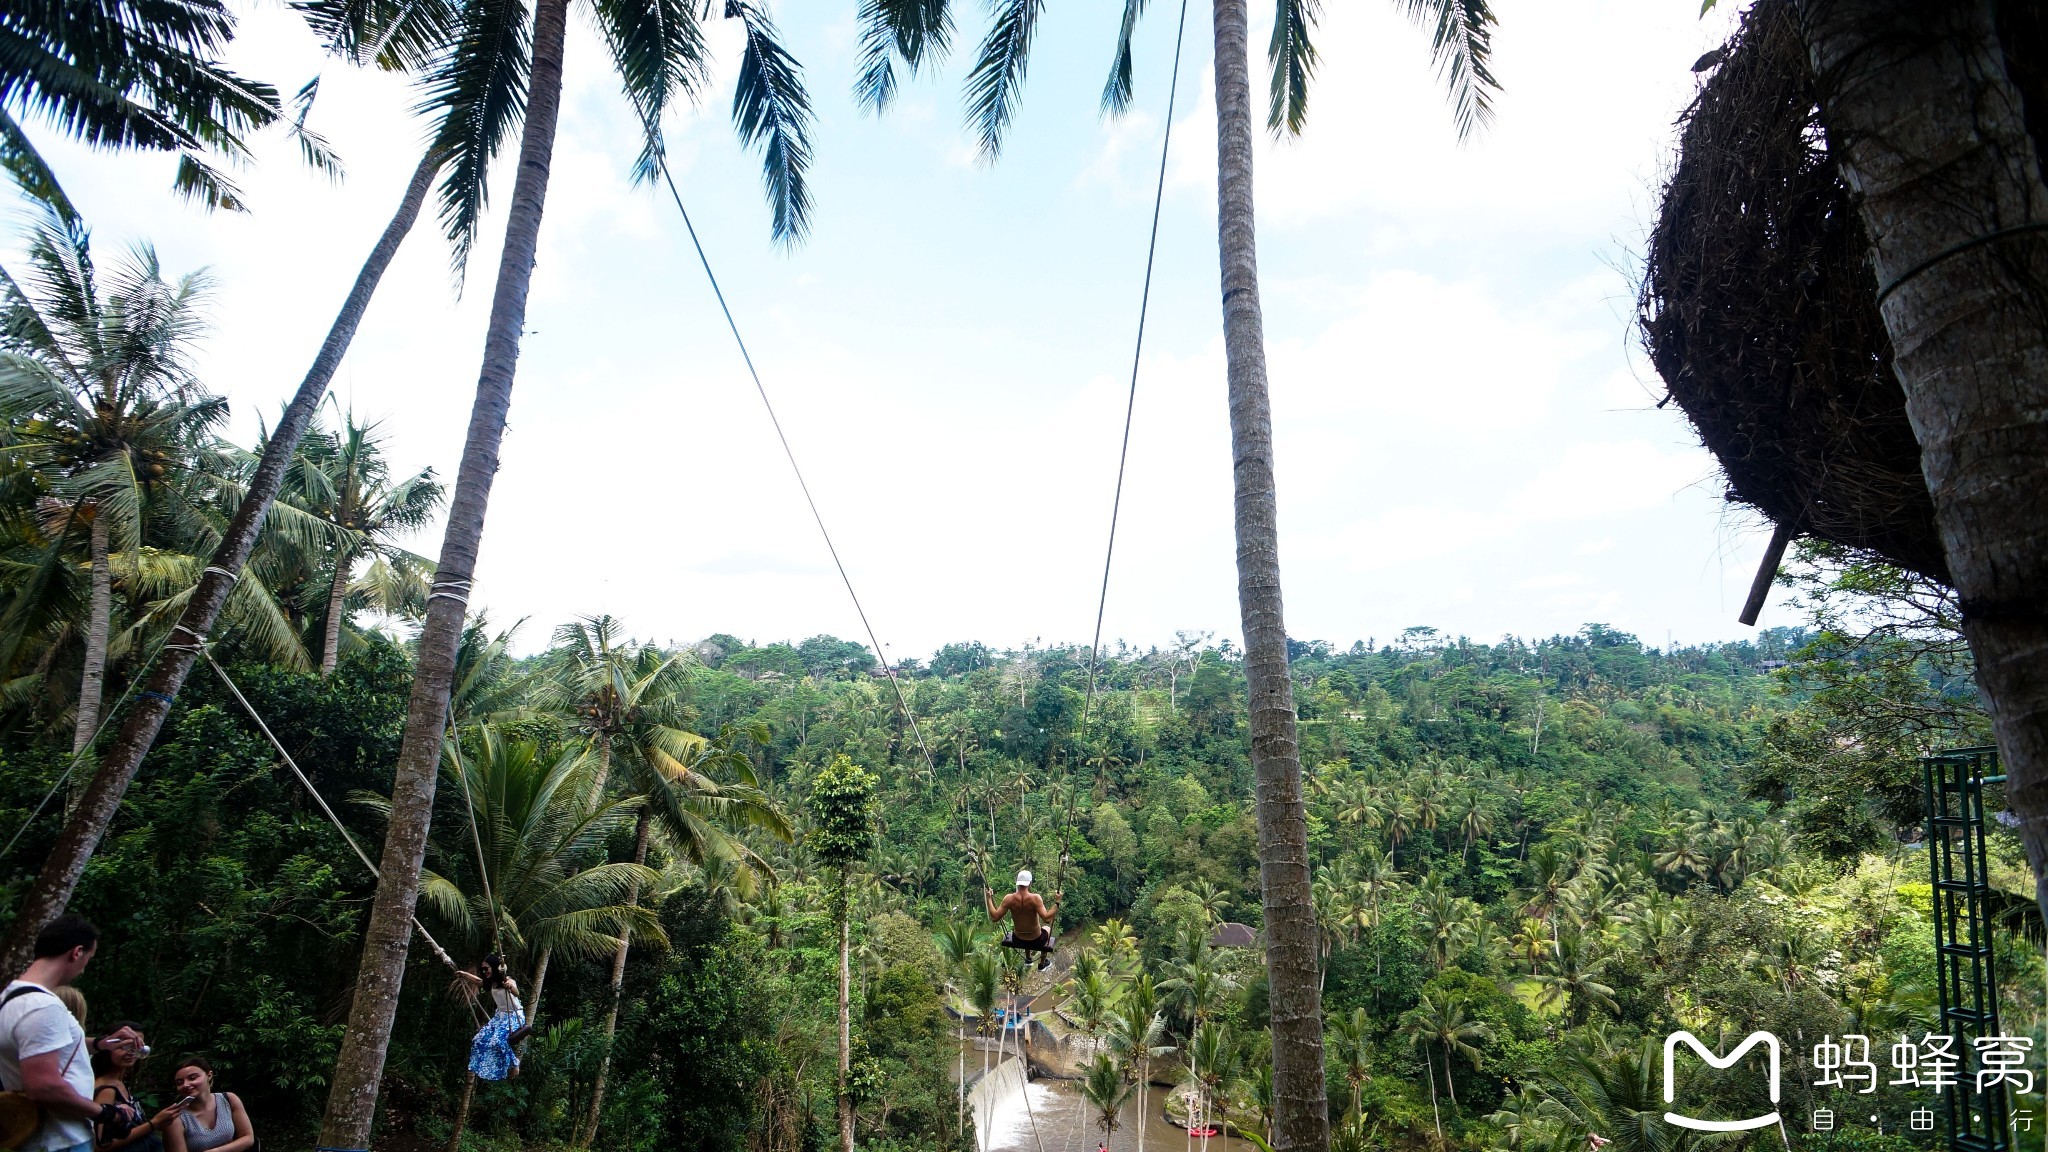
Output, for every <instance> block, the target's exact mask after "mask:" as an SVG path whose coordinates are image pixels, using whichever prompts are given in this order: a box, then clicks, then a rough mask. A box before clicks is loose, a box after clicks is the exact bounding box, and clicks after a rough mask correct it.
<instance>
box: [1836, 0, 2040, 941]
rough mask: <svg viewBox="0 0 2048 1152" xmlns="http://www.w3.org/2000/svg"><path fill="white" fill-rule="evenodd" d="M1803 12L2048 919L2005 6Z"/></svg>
mask: <svg viewBox="0 0 2048 1152" xmlns="http://www.w3.org/2000/svg"><path fill="white" fill-rule="evenodd" d="M1797 6H1798V9H1799V13H1800V16H1801V18H1802V22H1803V25H1804V32H1805V34H1806V38H1807V45H1808V49H1809V51H1810V53H1811V55H1812V58H1813V63H1814V69H1815V72H1816V73H1817V74H1818V75H1819V76H1820V78H1821V81H1822V91H1823V93H1824V94H1825V95H1824V98H1823V101H1822V111H1823V119H1824V122H1825V124H1826V126H1827V130H1828V137H1829V139H1830V140H1831V141H1834V142H1836V143H1837V147H1838V152H1839V154H1840V155H1841V157H1842V172H1843V175H1844V176H1845V177H1846V178H1847V180H1848V181H1849V185H1850V187H1851V188H1853V189H1854V190H1855V191H1856V193H1857V195H1858V199H1859V203H1860V211H1861V212H1862V215H1863V223H1864V227H1865V230H1866V231H1868V232H1869V234H1870V237H1871V263H1872V265H1873V267H1874V269H1875V271H1876V273H1877V281H1878V283H1879V285H1881V286H1882V287H1881V289H1880V309H1881V311H1882V313H1883V316H1884V322H1885V329H1886V331H1887V332H1888V333H1889V334H1890V336H1891V340H1892V347H1893V349H1894V353H1895V355H1894V357H1893V365H1894V367H1895V368H1896V370H1897V372H1898V376H1899V382H1900V384H1901V385H1903V386H1904V388H1905V393H1906V414H1907V416H1908V417H1909V418H1910V419H1911V420H1912V423H1913V431H1914V433H1915V434H1916V435H1917V436H1918V437H1919V440H1920V466H1921V470H1922V471H1923V472H1924V473H1926V476H1927V489H1928V492H1929V494H1930V495H1932V496H1933V498H1934V511H1935V521H1936V524H1937V526H1938V527H1939V528H1940V530H1941V537H1942V547H1943V551H1944V552H1946V553H1947V556H1948V564H1949V573H1950V576H1951V578H1952V579H1953V581H1954V584H1955V589H1956V592H1957V593H1958V595H1959V598H1960V600H1961V605H1962V616H1963V633H1964V635H1965V636H1967V637H1968V638H1969V641H1970V650H1971V653H1972V654H1973V655H1974V656H1975V657H1976V664H1977V682H1978V684H1979V685H1981V686H1982V687H1983V689H1984V695H1985V698H1986V699H1987V701H1988V702H1989V704H1990V711H1991V718H1992V730H1993V732H1994V733H1995V734H1996V737H1997V740H1998V747H1999V752H2000V753H2001V755H2002V756H2003V758H2004V761H2005V770H2006V773H2007V776H2008V782H2007V785H2006V789H2007V791H2006V795H2007V799H2008V802H2009V804H2010V805H2011V807H2012V811H2013V813H2014V814H2015V815H2017V816H2018V817H2019V818H2020V836H2021V839H2022V840H2023V841H2024V842H2025V844H2026V847H2027V856H2028V858H2029V859H2030V860H2032V862H2033V866H2034V878H2035V895H2036V898H2037V899H2038V900H2039V902H2040V905H2041V907H2042V909H2043V910H2044V913H2048V517H2043V516H2042V514H2041V508H2042V504H2041V500H2042V493H2043V492H2044V491H2048V323H2044V320H2043V315H2044V310H2048V231H2043V230H2042V229H2043V224H2044V222H2048V188H2044V187H2043V184H2042V175H2041V162H2040V157H2039V154H2038V153H2037V152H2036V150H2035V143H2034V141H2033V140H2032V139H2031V138H2030V137H2029V135H2028V133H2027V126H2026V121H2025V118H2024V108H2023V105H2022V103H2021V98H2020V94H2019V92H2018V90H2017V88H2016V87H2015V85H2014V84H2013V82H2012V80H2011V79H2010V77H2009V76H2008V73H2007V63H2006V61H2007V59H2008V49H2007V48H2002V47H2001V45H2000V42H1999V32H2000V28H1999V21H2000V19H2001V18H2002V17H2001V12H2000V6H1999V5H1998V4H1996V3H1994V2H1993V0H1952V2H1951V3H1946V4H1925V3H1915V2H1909V0H1797ZM2008 7H2009V8H2010V9H2012V10H2013V11H2010V12H2007V13H2005V14H2003V18H2004V19H2011V20H2018V19H2019V18H2020V15H2019V13H2020V12H2021V11H2023V10H2025V9H2026V8H2027V7H2029V6H2028V5H2010V6H2008ZM2014 50H2017V49H2014Z"/></svg>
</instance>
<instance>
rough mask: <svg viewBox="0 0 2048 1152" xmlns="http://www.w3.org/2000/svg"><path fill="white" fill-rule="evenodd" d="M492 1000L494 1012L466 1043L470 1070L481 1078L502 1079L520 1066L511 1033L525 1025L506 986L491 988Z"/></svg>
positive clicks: (524, 1014)
mask: <svg viewBox="0 0 2048 1152" xmlns="http://www.w3.org/2000/svg"><path fill="white" fill-rule="evenodd" d="M491 1003H492V1004H493V1005H494V1006H495V1007H496V1008H497V1011H496V1012H495V1013H493V1014H492V1016H491V1019H490V1021H489V1022H488V1023H486V1024H485V1025H484V1026H483V1027H482V1028H480V1029H478V1030H477V1034H476V1039H474V1040H471V1041H470V1042H469V1070H470V1071H471V1072H474V1073H476V1074H477V1078H478V1079H480V1080H503V1079H505V1078H506V1077H508V1076H510V1075H512V1070H513V1069H514V1068H517V1067H519V1053H517V1052H515V1051H513V1050H512V1040H511V1036H512V1033H514V1032H516V1031H518V1030H519V1029H521V1028H523V1027H525V1026H526V1013H525V1012H524V1011H522V1010H521V1009H520V1007H519V997H518V996H516V995H514V994H513V993H512V992H511V991H510V990H509V989H505V988H493V989H491Z"/></svg>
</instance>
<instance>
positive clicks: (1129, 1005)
mask: <svg viewBox="0 0 2048 1152" xmlns="http://www.w3.org/2000/svg"><path fill="white" fill-rule="evenodd" d="M1165 1039H1166V1017H1165V1014H1164V1013H1162V1012H1160V1011H1159V996H1158V994H1157V993H1156V992H1155V991H1154V990H1153V987H1152V977H1151V976H1149V975H1147V974H1145V973H1143V972H1140V973H1139V974H1138V975H1137V976H1135V977H1133V978H1132V980H1131V982H1130V983H1129V984H1127V985H1126V986H1125V987H1124V994H1123V998H1122V999H1120V1000H1119V1001H1117V1006H1116V1011H1115V1013H1113V1014H1112V1016H1111V1019H1110V1027H1109V1035H1108V1040H1109V1046H1110V1051H1112V1052H1114V1053H1116V1056H1117V1059H1118V1061H1119V1062H1120V1063H1121V1064H1122V1065H1123V1068H1124V1072H1125V1074H1126V1075H1132V1076H1136V1077H1137V1080H1138V1113H1139V1115H1140V1116H1141V1117H1143V1119H1141V1120H1140V1122H1139V1124H1138V1152H1145V1129H1146V1128H1147V1127H1149V1126H1150V1122H1151V1116H1150V1114H1149V1113H1148V1112H1147V1111H1146V1097H1147V1094H1148V1093H1149V1092H1150V1090H1151V1086H1152V1061H1153V1060H1154V1059H1156V1058H1158V1057H1160V1056H1164V1055H1166V1054H1168V1053H1170V1052H1172V1051H1173V1048H1172V1046H1171V1045H1168V1044H1166V1043H1164V1041H1165Z"/></svg>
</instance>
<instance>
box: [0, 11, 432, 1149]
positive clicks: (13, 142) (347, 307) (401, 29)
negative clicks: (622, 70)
mask: <svg viewBox="0 0 2048 1152" xmlns="http://www.w3.org/2000/svg"><path fill="white" fill-rule="evenodd" d="M336 2H337V3H338V4H339V5H340V6H341V7H344V8H355V7H360V6H361V3H360V0H336ZM369 6H370V7H373V8H374V7H382V8H385V9H387V10H389V18H388V19H387V20H386V21H385V24H386V25H388V26H387V27H384V28H383V29H382V30H381V31H380V33H379V37H378V43H379V48H378V50H377V51H376V52H373V53H372V55H373V56H375V57H376V58H377V62H378V64H379V65H380V66H382V67H386V68H393V69H400V68H406V67H410V66H412V65H414V64H416V63H418V62H419V61H420V60H421V59H423V57H424V54H425V52H426V51H427V50H428V49H429V48H430V47H431V46H432V45H434V44H437V43H439V42H440V41H439V37H438V34H437V29H438V25H437V23H436V21H437V19H438V17H439V16H440V15H441V14H443V13H444V12H445V3H443V2H442V0H405V2H404V3H402V4H400V3H397V2H395V0H394V2H390V3H380V0H369ZM50 10H53V11H54V10H69V9H66V7H65V6H64V5H55V6H52V8H51V9H50ZM167 11H168V10H167ZM335 43H336V45H337V46H341V42H340V41H336V42H335ZM201 98H202V100H203V99H204V94H203V92H202V93H201ZM187 122H188V123H193V124H197V123H199V120H198V119H191V120H188V121H187ZM10 132H11V135H10ZM202 135H203V136H207V137H208V138H211V134H210V133H202ZM0 153H4V154H0V163H5V164H6V165H7V166H9V167H10V168H12V169H14V170H15V171H16V172H17V173H21V172H23V171H27V172H29V173H30V177H31V180H30V182H31V183H36V184H39V185H46V186H47V188H48V189H49V190H50V191H53V192H54V190H55V180H54V178H50V177H49V176H48V171H47V169H46V168H44V167H43V165H42V162H41V159H40V157H37V156H35V155H34V150H33V149H32V148H30V147H29V145H28V142H27V140H26V139H25V138H24V137H22V136H21V135H20V133H19V132H18V131H13V130H12V122H11V121H8V120H6V118H5V116H4V115H0ZM440 156H441V153H440V152H439V151H437V150H433V149H430V150H429V151H428V153H427V155H426V156H425V157H424V158H422V159H421V161H420V163H419V165H418V167H416V168H415V169H414V170H413V174H412V179H411V181H410V182H409V183H408V184H407V186H406V191H405V195H404V197H403V198H402V199H401V200H400V202H399V206H398V211H397V212H396V213H394V214H393V216H392V218H391V222H390V223H389V224H387V225H386V226H385V228H384V231H383V233H382V234H381V235H380V236H379V237H378V239H377V243H376V244H375V245H374V246H373V247H372V248H371V249H370V255H369V257H368V258H367V259H366V260H364V262H363V267H362V269H361V271H359V272H358V273H357V274H356V279H355V283H354V284H353V285H352V286H351V287H350V289H349V293H348V296H347V298H346V299H344V300H343V302H342V305H341V309H340V311H339V312H338V313H336V315H335V318H334V322H333V324H331V325H330V326H329V327H328V330H327V336H326V338H325V339H324V340H323V341H322V342H321V345H320V350H319V352H318V353H317V354H316V355H315V356H314V358H313V363H312V366H311V367H309V368H308V369H307V370H306V375H305V377H304V378H303V379H301V380H300V382H299V387H298V391H297V392H296V393H294V394H293V396H292V399H291V403H290V404H288V405H287V406H286V407H285V411H284V415H283V416H282V417H281V418H280V419H279V421H278V425H277V427H276V428H275V429H274V430H272V433H271V436H270V439H269V440H268V442H266V443H265V445H264V448H263V453H262V457H261V459H260V460H259V461H258V462H257V465H256V468H255V470H254V471H253V472H252V473H251V474H250V476H249V478H248V481H247V484H246V487H245V488H244V490H243V492H242V495H241V500H240V503H239V504H237V505H236V507H235V511H234V514H233V515H232V517H230V518H229V520H228V522H227V525H226V527H224V528H223V529H221V530H220V532H219V534H218V539H217V541H216V542H215V543H214V545H213V548H212V552H211V554H210V555H209V556H208V558H207V560H206V561H205V563H204V565H203V566H202V568H201V571H200V574H199V579H198V582H197V584H195V585H194V586H193V588H192V589H191V592H190V594H189V595H188V596H187V597H186V599H185V601H184V603H183V605H182V607H181V608H180V609H179V612H178V620H177V623H176V624H175V625H174V626H173V627H174V630H176V631H181V632H183V633H184V634H185V637H186V640H187V641H188V643H184V644H179V645H176V646H170V647H166V648H165V649H164V650H163V652H162V653H161V655H160V656H159V657H158V659H157V661H156V665H155V671H154V672H152V673H151V674H150V675H149V677H148V679H147V680H146V681H145V682H144V685H143V688H142V690H141V691H139V692H137V693H136V698H135V702H134V704H133V705H132V706H131V707H130V709H129V713H128V719H127V720H126V721H125V722H124V723H123V724H122V726H121V731H120V734H119V735H118V736H117V737H116V738H115V740H114V742H113V743H112V744H111V745H109V746H108V748H107V750H106V752H105V754H104V755H102V756H101V758H100V766H99V770H98V771H97V772H95V773H94V774H93V777H92V780H91V782H90V783H89V784H88V785H87V786H86V788H85V790H84V791H83V792H82V793H81V794H80V796H79V798H78V803H77V804H76V806H75V807H74V809H73V811H72V813H71V816H70V817H69V818H68V819H67V820H66V821H65V825H64V830H63V831H62V833H60V834H59V836H58V838H57V841H56V843H55V844H54V845H53V846H52V847H51V851H50V854H49V856H48V858H47V859H45V860H44V862H43V867H42V870H41V871H40V872H39V873H38V874H37V875H36V879H35V882H34V883H33V884H32V885H31V886H30V888H29V890H28V893H27V895H26V896H25V897H24V898H23V900H22V903H21V907H20V910H19V911H18V912H16V914H15V917H14V922H13V923H12V924H11V925H10V926H9V927H8V930H7V935H6V940H5V944H4V946H0V968H6V969H8V970H9V971H18V970H20V968H21V967H23V966H24V965H25V964H26V963H27V962H28V957H29V951H30V948H31V947H32V945H33V944H34V941H35V935H36V933H37V932H39V931H41V929H42V927H43V925H45V924H47V923H49V922H50V921H51V920H52V919H54V918H55V917H56V916H57V915H58V913H60V912H62V911H63V910H64V907H65V906H66V905H67V904H69V903H70V900H71V894H72V892H73V891H74V890H75V889H76V888H77V886H78V881H79V877H81V876H82V875H84V873H85V866H86V863H87V861H89V860H90V859H91V858H92V854H93V850H94V849H95V848H97V847H98V846H99V842H100V838H101V837H102V836H104V835H106V831H107V827H108V825H109V824H110V823H111V821H112V820H113V818H114V813H115V811H116V810H117V809H118V808H119V807H120V803H121V797H122V795H123V794H124V793H126V792H127V790H128V785H129V783H130V782H131V781H133V780H134V779H135V773H136V771H137V770H138V769H140V768H141V766H142V758H143V756H144V755H145V754H146V753H148V751H149V749H150V748H151V746H152V745H154V744H155V742H156V737H157V733H158V732H159V731H160V730H162V728H163V723H164V720H165V719H166V718H168V717H169V716H170V712H171V705H172V704H173V703H175V702H176V700H177V696H178V692H179V690H180V689H182V688H183V687H184V685H185V678H186V677H187V676H188V675H190V674H191V671H192V665H193V663H194V662H195V660H196V659H197V656H198V648H197V644H196V641H198V640H201V639H204V638H205V637H206V636H208V635H210V634H211V633H212V631H213V626H214V624H215V622H216V621H218V620H219V618H220V615H221V612H222V610H223V609H224V608H225V607H226V606H227V605H228V603H229V596H230V594H231V593H234V592H236V590H237V589H238V588H240V587H241V585H240V583H239V580H240V578H241V574H242V572H243V569H244V566H245V565H247V564H248V562H249V558H250V554H251V552H252V551H253V550H254V549H255V547H256V543H257V539H258V537H259V535H260V534H261V533H262V532H263V531H264V530H265V528H266V526H267V525H268V523H269V522H270V521H271V520H272V519H273V518H272V517H271V516H270V515H269V513H270V512H271V510H272V504H273V502H274V501H275V500H276V498H277V494H278V491H279V489H280V486H281V485H282V483H283V480H284V474H285V470H286V468H287V467H288V466H289V465H290V463H291V462H292V459H293V456H294V455H295V454H296V452H297V451H298V445H299V440H300V438H301V437H302V436H303V435H304V434H305V431H306V429H307V428H308V427H309V426H310V425H311V424H312V421H313V416H314V412H315V410H316V409H317V408H318V407H319V405H320V401H321V398H322V397H323V396H325V395H326V393H327V386H328V384H329V383H330V382H332V380H333V379H334V373H335V372H336V371H337V370H338V369H339V368H340V367H341V359H342V356H343V355H344V354H345V353H346V352H347V351H348V346H349V344H350V343H351V342H352V341H353V340H354V339H355V334H356V329H357V328H359V327H360V326H361V324H362V320H363V316H364V314H365V312H367V311H368V309H369V306H370V298H371V297H372V296H374V295H375V294H376V291H377V285H378V284H379V283H381V282H382V280H383V278H384V273H385V272H386V271H387V270H388V269H389V268H390V267H391V261H392V260H393V259H395V258H396V257H397V255H398V247H399V244H400V243H401V242H402V241H403V240H404V239H405V237H406V235H407V233H409V232H411V231H412V226H413V223H414V222H415V221H416V220H418V219H419V213H420V209H421V207H422V206H424V205H425V203H426V199H427V193H428V191H429V190H430V188H431V187H432V185H433V181H434V176H435V174H436V173H438V172H439V171H440V168H441V163H440ZM44 199H46V200H48V201H49V202H51V203H52V204H53V205H54V206H55V208H56V210H57V211H59V212H60V213H61V214H62V215H64V216H65V217H67V218H69V219H74V220H75V219H76V214H75V213H74V212H72V211H71V209H70V206H69V204H68V203H67V202H65V201H64V200H63V196H62V194H61V192H56V193H55V194H54V196H51V195H45V196H44ZM418 755H419V759H418V760H417V761H416V763H415V772H414V774H413V776H412V777H411V778H410V782H409V785H408V787H409V790H410V792H411V793H412V794H413V795H414V799H415V800H417V799H418V798H419V797H418V795H417V793H418V791H419V788H420V785H421V782H422V781H424V782H425V786H426V796H425V800H424V802H425V803H426V805H427V806H429V807H431V805H432V800H433V797H432V781H433V763H434V758H435V757H436V756H438V755H439V753H438V751H436V750H435V748H434V747H433V746H430V745H422V746H421V749H420V750H419V753H418ZM414 823H416V822H415V821H411V820H408V821H406V822H405V824H404V827H403V828H402V829H401V835H400V836H399V838H398V839H399V850H398V851H396V852H394V853H393V859H392V860H390V861H387V863H393V862H397V861H403V860H405V859H413V860H414V861H415V863H414V864H413V865H412V868H411V870H410V871H401V872H400V874H399V877H398V878H400V879H403V878H408V877H411V876H414V875H416V874H417V869H418V863H417V861H418V860H419V859H422V858H423V856H424V853H425V850H426V848H425V845H426V839H425V837H426V832H425V828H424V825H420V826H419V827H414V826H413V825H414ZM387 847H389V845H388V844H387ZM416 894H417V889H416V888H408V889H407V890H406V891H405V892H403V893H394V896H395V897H402V899H401V900H400V902H401V903H403V904H404V905H405V907H406V909H407V911H406V913H405V914H403V915H398V916H397V917H396V918H395V919H394V918H392V917H391V916H388V915H387V916H386V917H385V918H384V919H383V920H382V921H380V924H379V929H380V934H379V940H380V943H379V945H378V949H379V954H380V955H381V956H382V957H383V959H382V965H383V966H382V967H381V968H380V969H379V971H378V972H377V973H376V974H375V975H374V976H373V978H372V979H371V980H370V981H369V983H368V986H369V988H370V991H371V995H370V996H369V998H368V999H369V1000H370V1001H373V1002H376V1003H380V1004H388V1011H386V1009H382V1008H380V1009H379V1010H378V1011H379V1012H380V1013H384V1014H387V1015H388V1012H390V1011H396V1001H395V1000H393V999H390V997H395V995H396V987H397V979H398V972H399V968H400V967H401V965H402V954H403V952H404V950H405V945H406V942H407V940H408V938H409V937H408V934H409V933H410V931H411V925H412V918H411V914H410V909H411V907H412V904H413V899H414V897H415V896H416ZM386 1028H387V1029H388V1025H386ZM382 1052H383V1045H382V1042H381V1041H380V1042H379V1043H378V1044H377V1045H376V1057H375V1060H374V1061H371V1062H370V1063H369V1064H366V1063H365V1062H364V1057H363V1056H362V1055H361V1054H360V1053H359V1054H358V1055H357V1056H356V1058H355V1065H354V1071H353V1072H352V1075H353V1076H354V1078H355V1082H356V1083H358V1084H362V1083H369V1084H374V1082H375V1080H376V1072H377V1070H379V1069H381V1067H382V1060H383V1057H382ZM371 1064H374V1067H372V1066H370V1065H371ZM365 1076H367V1077H368V1079H367V1080H365V1079H364V1077H365ZM374 1106H375V1094H374V1090H373V1091H372V1093H371V1096H370V1098H369V1099H368V1100H367V1101H366V1102H364V1103H363V1108H364V1109H374ZM359 1111H361V1110H360V1109H359ZM368 1115H369V1112H368V1111H361V1115H360V1116H359V1117H358V1121H359V1122H360V1124H361V1125H364V1126H367V1124H368V1122H369V1121H368ZM365 1131H367V1127H365Z"/></svg>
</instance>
